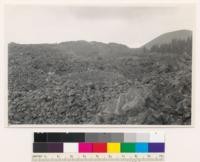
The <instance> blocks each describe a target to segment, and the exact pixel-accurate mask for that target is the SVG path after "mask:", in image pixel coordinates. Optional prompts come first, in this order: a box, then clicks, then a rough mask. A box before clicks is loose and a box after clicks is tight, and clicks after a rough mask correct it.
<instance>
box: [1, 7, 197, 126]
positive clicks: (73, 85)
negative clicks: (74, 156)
mask: <svg viewBox="0 0 200 162" xmlns="http://www.w3.org/2000/svg"><path fill="white" fill-rule="evenodd" d="M194 27H195V7H194V5H192V4H187V5H184V4H175V5H174V4H172V5H160V6H159V5H155V6H153V5H149V6H145V5H144V6H142V5H141V6H134V5H130V6H129V5H124V6H119V5H117V6H115V5H113V6H111V5H109V6H106V5H102V6H97V5H96V6H95V5H93V6H92V5H80V6H76V5H74V6H73V5H72V6H69V5H36V4H32V5H31V4H29V5H28V4H27V5H25V4H23V5H22V4H16V5H6V7H5V42H6V45H5V46H6V49H7V55H8V124H9V125H35V124H37V125H66V126H67V125H74V126H76V125H86V126H87V125H88V126H89V125H100V126H104V125H111V126H117V125H125V126H136V125H146V126H149V125H150V126H152V125H158V126H160V125H161V126H168V125H174V126H176V125H178V126H179V125H181V126H182V125H186V126H188V125H189V126H190V125H191V124H192V117H193V114H192V56H194V52H193V44H194V41H193V40H194V39H193V38H194V37H195V28H194Z"/></svg>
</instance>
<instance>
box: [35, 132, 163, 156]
mask: <svg viewBox="0 0 200 162" xmlns="http://www.w3.org/2000/svg"><path fill="white" fill-rule="evenodd" d="M33 152H34V153H164V152H165V142H164V135H163V134H159V133H34V143H33Z"/></svg>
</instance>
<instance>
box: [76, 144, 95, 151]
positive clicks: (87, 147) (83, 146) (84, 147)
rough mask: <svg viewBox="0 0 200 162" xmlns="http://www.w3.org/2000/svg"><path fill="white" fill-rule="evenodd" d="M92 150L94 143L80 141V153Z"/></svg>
mask: <svg viewBox="0 0 200 162" xmlns="http://www.w3.org/2000/svg"><path fill="white" fill-rule="evenodd" d="M80 152H82V153H86V152H92V143H79V153H80Z"/></svg>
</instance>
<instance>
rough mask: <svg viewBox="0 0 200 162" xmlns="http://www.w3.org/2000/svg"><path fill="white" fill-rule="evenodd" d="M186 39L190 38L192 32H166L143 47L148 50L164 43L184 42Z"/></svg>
mask: <svg viewBox="0 0 200 162" xmlns="http://www.w3.org/2000/svg"><path fill="white" fill-rule="evenodd" d="M188 37H192V31H190V30H177V31H173V32H168V33H165V34H162V35H160V36H158V37H157V38H155V39H153V40H152V41H150V42H148V43H146V44H145V45H144V46H143V47H146V48H147V49H150V48H151V47H152V46H153V45H161V44H165V43H170V42H171V41H172V40H173V39H179V40H180V39H181V40H186V39H187V38H188Z"/></svg>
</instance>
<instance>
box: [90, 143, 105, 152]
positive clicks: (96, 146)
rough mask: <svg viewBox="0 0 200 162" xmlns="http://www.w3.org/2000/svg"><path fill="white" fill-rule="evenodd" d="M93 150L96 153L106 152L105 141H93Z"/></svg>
mask: <svg viewBox="0 0 200 162" xmlns="http://www.w3.org/2000/svg"><path fill="white" fill-rule="evenodd" d="M93 152H97V153H103V152H107V144H106V143H93Z"/></svg>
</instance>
